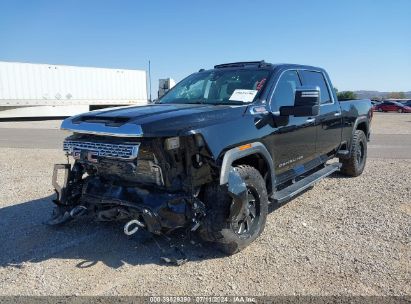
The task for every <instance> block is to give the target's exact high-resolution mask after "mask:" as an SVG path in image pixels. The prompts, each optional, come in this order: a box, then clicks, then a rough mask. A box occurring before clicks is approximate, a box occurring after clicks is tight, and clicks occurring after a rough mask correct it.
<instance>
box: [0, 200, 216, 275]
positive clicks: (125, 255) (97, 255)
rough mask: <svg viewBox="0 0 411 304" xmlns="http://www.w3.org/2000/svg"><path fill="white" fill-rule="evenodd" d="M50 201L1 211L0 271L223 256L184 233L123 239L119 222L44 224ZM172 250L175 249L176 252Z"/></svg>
mask: <svg viewBox="0 0 411 304" xmlns="http://www.w3.org/2000/svg"><path fill="white" fill-rule="evenodd" d="M51 199H52V196H48V197H45V198H41V199H37V200H32V201H28V202H25V203H21V204H18V205H12V206H9V207H5V208H1V209H0V231H1V234H0V243H1V244H2V250H1V251H0V267H5V266H14V267H24V265H23V263H25V262H30V263H39V262H42V261H45V260H49V259H69V260H70V259H75V260H80V262H79V263H78V264H77V265H76V267H78V268H89V267H93V266H94V265H96V264H97V263H99V262H101V263H104V264H105V265H107V266H109V267H112V268H119V267H121V266H122V265H124V264H125V263H127V264H130V265H142V264H162V265H173V264H172V263H171V264H167V263H165V262H164V261H163V259H162V257H165V258H166V260H167V259H169V261H170V260H171V261H174V260H179V261H182V260H187V261H188V262H190V261H199V260H204V259H214V258H220V257H223V255H222V254H221V253H220V252H218V251H217V250H215V249H213V248H212V247H211V246H207V245H206V244H201V243H200V242H199V241H198V240H197V239H195V238H194V236H193V237H192V239H188V238H187V237H185V238H184V237H183V235H184V233H181V232H180V233H177V232H176V233H174V235H172V236H171V241H169V240H166V239H165V238H164V237H159V236H153V235H151V234H150V233H148V232H145V231H139V232H138V233H136V234H135V235H133V236H131V237H128V236H126V235H125V234H124V233H123V224H122V223H101V222H94V221H90V220H89V219H87V218H85V219H79V220H76V221H72V222H69V223H67V224H65V225H63V226H58V227H50V226H48V225H45V224H43V221H45V220H47V219H48V218H49V216H50V214H51V211H52V209H53V203H52V202H51ZM176 248H177V249H176Z"/></svg>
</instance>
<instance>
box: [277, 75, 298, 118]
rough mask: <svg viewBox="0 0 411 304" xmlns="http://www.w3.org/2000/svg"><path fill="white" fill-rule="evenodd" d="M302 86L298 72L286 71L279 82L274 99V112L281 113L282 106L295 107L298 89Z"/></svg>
mask: <svg viewBox="0 0 411 304" xmlns="http://www.w3.org/2000/svg"><path fill="white" fill-rule="evenodd" d="M300 86H301V82H300V78H299V77H298V74H297V72H296V71H286V72H284V74H282V75H281V77H280V79H279V80H278V82H277V86H276V88H275V91H274V95H273V98H272V99H271V104H272V110H273V111H279V109H280V107H282V106H293V105H294V95H295V90H296V88H298V87H300Z"/></svg>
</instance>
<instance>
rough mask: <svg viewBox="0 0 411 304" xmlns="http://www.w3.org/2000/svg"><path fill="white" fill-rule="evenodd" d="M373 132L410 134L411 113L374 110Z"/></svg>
mask: <svg viewBox="0 0 411 304" xmlns="http://www.w3.org/2000/svg"><path fill="white" fill-rule="evenodd" d="M372 133H373V134H411V113H379V112H374V116H373V120H372Z"/></svg>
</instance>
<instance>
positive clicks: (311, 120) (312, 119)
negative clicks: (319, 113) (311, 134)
mask: <svg viewBox="0 0 411 304" xmlns="http://www.w3.org/2000/svg"><path fill="white" fill-rule="evenodd" d="M314 121H315V118H308V119H307V120H306V121H305V122H307V123H311V122H314Z"/></svg>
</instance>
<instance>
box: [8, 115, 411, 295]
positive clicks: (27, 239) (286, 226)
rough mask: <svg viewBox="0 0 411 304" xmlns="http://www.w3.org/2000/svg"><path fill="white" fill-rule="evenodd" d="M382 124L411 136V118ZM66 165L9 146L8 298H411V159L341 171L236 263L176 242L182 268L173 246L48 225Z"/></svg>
mask: <svg viewBox="0 0 411 304" xmlns="http://www.w3.org/2000/svg"><path fill="white" fill-rule="evenodd" d="M398 117H401V119H402V120H401V119H398ZM376 119H378V120H379V121H380V123H378V127H377V128H380V127H381V124H382V125H384V124H385V125H387V126H388V127H386V128H387V129H389V128H390V126H391V124H394V123H395V124H396V127H395V128H392V131H391V132H394V131H395V132H396V133H395V134H410V132H409V131H410V129H411V128H410V125H411V124H410V123H409V121H411V116H409V115H395V116H392V114H386V115H377V118H376ZM390 121H391V122H390ZM376 126H377V120H376V121H374V132H376V133H378V132H385V131H386V129H385V128H383V131H376V129H375V128H376ZM9 127H10V126H8V128H9ZM387 132H388V131H387ZM407 132H408V133H407ZM389 134H391V133H389ZM404 138H405V140H408V139H409V138H410V137H404ZM62 161H64V157H63V155H62V153H61V152H60V151H59V150H55V149H35V148H30V149H16V148H0V191H1V192H0V193H1V196H0V208H1V209H0V231H1V233H0V243H1V244H2V249H1V251H0V295H74V294H76V295H77V294H78V295H214V294H220V295H235V294H241V295H405V294H408V295H410V294H411V264H410V261H411V243H410V240H411V184H410V180H411V160H409V159H408V160H403V159H395V160H394V159H369V160H368V163H367V166H366V170H365V172H364V174H363V175H362V176H360V177H358V178H355V179H350V178H344V177H342V176H340V175H338V174H335V175H333V176H331V177H330V178H327V179H325V180H323V181H321V182H320V183H318V184H317V185H316V186H315V187H314V188H313V189H312V190H310V191H307V192H305V193H303V194H302V195H300V196H299V197H297V198H296V199H294V200H292V201H291V202H289V203H287V204H285V205H283V206H281V207H280V208H275V207H274V206H272V208H271V211H272V212H271V214H270V215H269V218H268V221H267V226H266V229H265V231H264V233H263V235H262V236H261V237H260V238H259V239H258V240H257V241H256V242H255V243H254V244H252V245H251V246H250V247H249V248H247V249H246V250H244V251H243V252H241V253H239V254H237V255H235V256H231V257H224V256H222V255H221V254H220V253H218V252H217V251H215V250H213V249H212V248H210V247H209V246H201V245H200V244H198V243H194V244H192V243H190V242H189V241H184V240H181V239H179V238H176V239H175V240H174V241H173V242H174V243H178V244H180V245H181V244H182V245H183V246H184V247H183V251H184V252H185V254H186V255H187V258H188V262H187V263H186V264H184V265H182V266H180V267H174V266H167V265H164V264H163V263H161V261H160V257H161V256H167V257H179V254H178V253H177V252H176V251H175V250H174V249H173V248H170V246H169V244H168V242H166V241H165V240H163V239H160V238H158V237H156V238H152V237H151V236H150V235H148V234H146V233H144V232H142V233H141V234H138V235H137V236H133V237H127V236H125V235H124V234H123V233H122V226H121V225H118V224H114V223H111V224H107V223H88V222H85V221H80V222H72V223H70V224H68V225H66V226H64V227H62V228H59V229H56V228H50V227H48V226H45V225H43V224H42V222H43V221H44V220H45V219H47V218H48V216H49V214H50V212H51V209H52V204H51V202H50V200H51V195H52V193H53V191H52V187H51V185H50V179H51V168H52V165H53V164H54V163H56V162H62Z"/></svg>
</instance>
